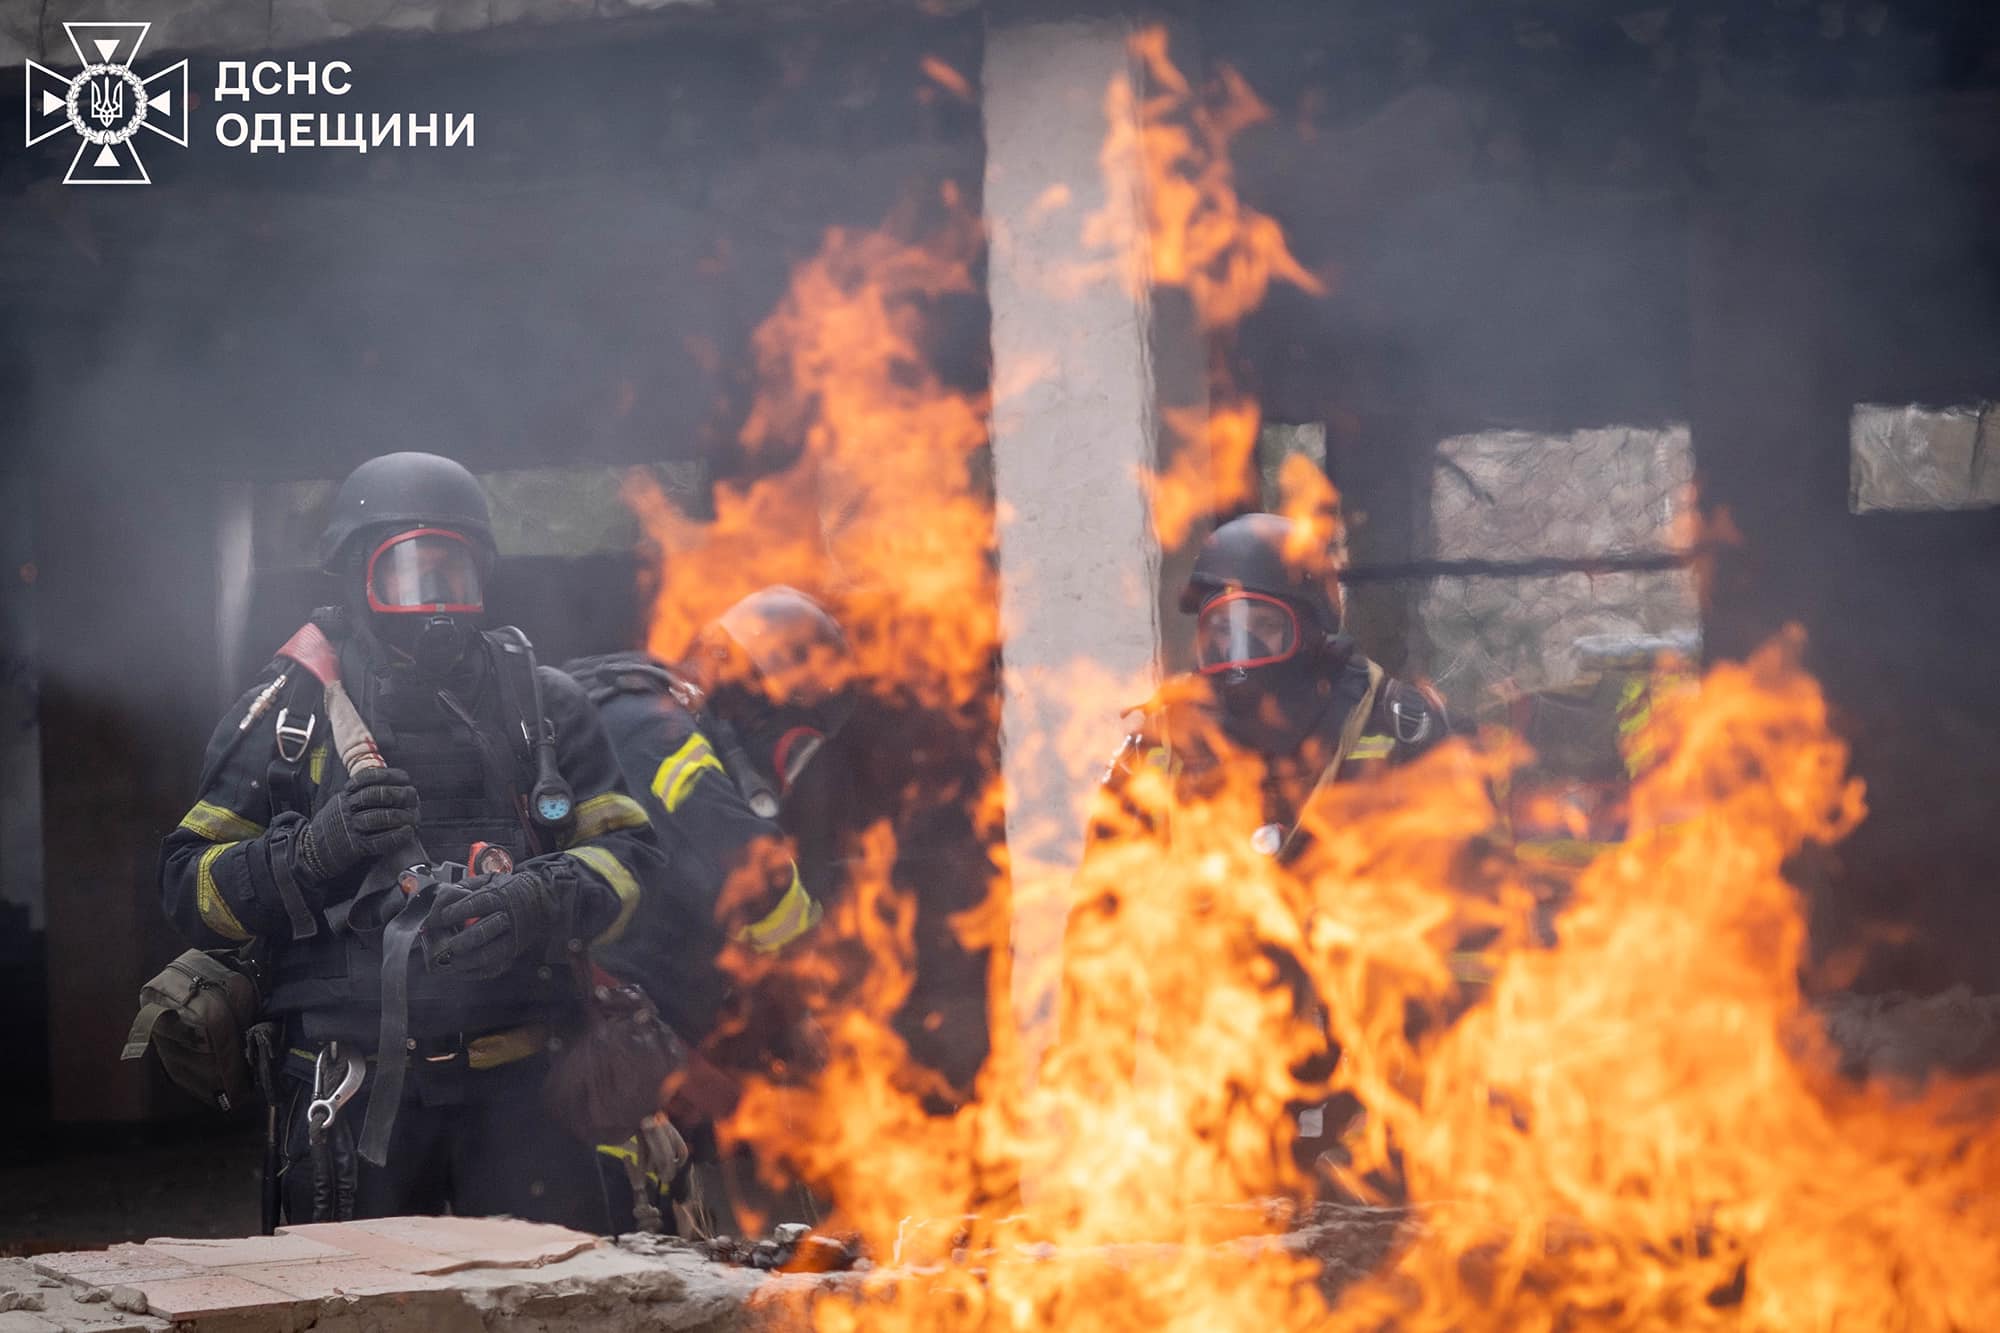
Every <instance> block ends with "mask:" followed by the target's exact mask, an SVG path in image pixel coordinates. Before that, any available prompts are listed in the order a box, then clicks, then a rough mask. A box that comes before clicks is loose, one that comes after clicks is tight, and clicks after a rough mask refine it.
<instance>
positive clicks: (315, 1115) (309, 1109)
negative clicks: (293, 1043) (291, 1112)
mask: <svg viewBox="0 0 2000 1333" xmlns="http://www.w3.org/2000/svg"><path fill="white" fill-rule="evenodd" d="M340 1055H345V1056H346V1057H347V1069H346V1070H345V1072H343V1073H342V1074H341V1076H340V1083H339V1084H338V1085H337V1086H336V1087H335V1088H334V1089H333V1091H331V1092H328V1091H326V1074H327V1058H328V1057H329V1056H340ZM367 1076H368V1061H367V1059H366V1058H365V1057H363V1055H362V1054H361V1052H359V1051H357V1050H353V1049H343V1048H342V1047H341V1045H340V1043H339V1042H337V1041H336V1042H329V1043H328V1044H327V1047H326V1049H325V1050H322V1051H321V1052H320V1053H319V1057H318V1058H317V1059H316V1060H314V1061H313V1099H312V1101H310V1102H308V1103H307V1104H306V1132H307V1133H309V1134H311V1135H312V1136H313V1137H315V1138H318V1137H319V1136H321V1135H323V1134H325V1133H326V1131H327V1128H328V1126H330V1125H332V1124H333V1122H334V1120H335V1118H336V1117H338V1116H339V1115H340V1111H341V1108H342V1107H344V1106H346V1105H347V1104H348V1103H349V1102H351V1101H353V1100H354V1094H355V1093H357V1092H359V1091H361V1080H362V1079H364V1078H366V1077H367Z"/></svg>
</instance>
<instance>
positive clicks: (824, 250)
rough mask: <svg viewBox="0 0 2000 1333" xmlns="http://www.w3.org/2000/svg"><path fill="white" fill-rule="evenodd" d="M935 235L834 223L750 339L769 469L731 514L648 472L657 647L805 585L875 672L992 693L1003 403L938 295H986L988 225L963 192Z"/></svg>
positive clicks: (962, 701)
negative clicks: (984, 455) (962, 377)
mask: <svg viewBox="0 0 2000 1333" xmlns="http://www.w3.org/2000/svg"><path fill="white" fill-rule="evenodd" d="M944 202H945V205H946V208H947V211H948V215H949V216H948V220H947V222H946V223H945V224H944V225H943V226H941V227H940V228H938V229H936V230H934V231H932V232H930V233H929V234H926V235H924V236H922V237H921V238H920V239H918V240H909V239H904V238H903V236H902V233H903V232H904V231H906V230H909V229H910V224H909V223H908V222H907V220H905V219H896V220H892V221H891V222H890V223H889V224H887V225H886V226H885V227H884V228H883V229H881V230H878V231H870V232H853V231H846V230H842V229H838V228H836V229H834V230H832V231H830V232H829V233H828V234H827V236H826V238H825V241H824V243H823V245H822V247H821V249H820V252H819V253H818V254H817V255H816V256H815V257H814V258H813V259H811V260H810V261H808V262H806V263H804V264H802V265H800V266H799V267H798V269H797V270H796V271H795V272H794V274H793V276H792V283H791V289H790V291H789V292H788V294H787V295H786V297H785V299H784V301H783V302H782V303H781V304H780V305H779V307H778V308H777V310H775V311H774V312H773V313H772V314H771V316H770V317H769V318H768V319H766V320H765V321H764V323H763V324H762V325H761V326H759V328H758V329H757V331H756V334H755V336H754V338H753V340H752V348H753V352H754V355H755V358H756V373H757V383H758V396H757V400H756V403H755V406H754V408H753V410H752V412H751V414H750V416H749V418H748V420H747V421H746V422H745V423H744V426H743V428H742V432H741V435H740V440H739V442H740V444H741V445H742V448H743V450H744V453H745V454H746V455H747V456H748V457H749V458H750V459H751V460H753V462H756V463H761V464H763V465H765V466H767V467H768V468H769V469H770V470H769V471H766V472H764V473H762V474H761V475H758V476H757V477H755V478H754V479H752V480H749V481H747V482H737V481H732V482H725V483H722V484H720V485H718V486H717V488H716V496H715V508H716V517H715V519H714V520H713V521H712V522H707V523H702V522H697V521H695V520H692V519H689V518H687V517H686V516H685V515H683V514H681V513H680V512H679V511H678V510H677V509H675V508H674V506H673V504H672V502H671V501H670V500H668V499H667V497H666V496H665V494H664V493H663V492H661V491H660V489H659V487H658V486H657V484H655V483H654V482H653V481H652V480H651V478H650V477H649V476H648V475H647V474H645V473H636V474H634V475H633V477H632V478H631V480H630V481H629V482H628V483H627V487H626V499H627V501H628V502H629V503H630V504H631V505H632V507H633V508H634V510H635V511H636V512H637V514H638V516H639V518H640V521H641V524H642V526H643V528H644V530H645V531H646V533H647V534H648V536H649V537H650V538H651V539H652V541H653V542H654V543H655V544H656V545H657V546H658V547H659V548H660V553H661V559H660V579H659V583H658V590H657V593H656V594H655V597H654V602H653V607H652V616H651V620H650V628H649V631H648V635H647V640H648V642H647V646H648V649H649V650H650V651H652V652H653V653H655V654H656V655H658V656H660V657H663V658H665V659H667V660H670V661H671V660H676V659H677V658H678V657H679V656H680V655H681V653H682V652H683V651H684V650H685V649H686V647H687V645H688V644H689V642H690V641H691V640H692V639H693V637H694V634H695V632H696V631H697V630H699V629H700V627H701V626H702V625H704V624H706V623H707V622H708V621H710V620H712V619H714V618H715V617H716V616H717V615H718V614H720V613H721V612H722V611H724V610H726V609H727V608H728V607H729V606H730V605H732V604H733V603H734V602H735V601H737V599H739V598H741V597H743V596H745V595H746V594H748V593H751V592H754V591H756V590H757V589H758V588H762V587H765V586H768V585H770V584H773V583H787V584H791V585H793V586H795V587H798V588H801V589H804V590H806V591H809V592H814V593H816V594H818V595H819V596H821V597H822V598H823V599H825V600H826V601H828V602H829V603H830V604H831V605H832V608H833V609H834V611H835V613H836V614H837V616H838V617H839V618H840V619H841V621H842V623H843V624H844V625H845V626H846V627H847V629H848V636H849V639H850V642H851V643H852V645H853V647H854V651H855V657H856V659H857V668H858V671H859V673H860V674H861V675H862V676H864V677H865V678H867V679H869V680H872V681H875V682H877V684H878V686H879V687H880V688H882V689H884V690H893V691H898V692H903V693H906V694H907V695H908V696H909V697H912V698H914V699H916V700H917V701H918V702H920V703H922V704H924V705H926V706H935V707H939V708H958V707H965V706H968V705H971V704H974V703H976V702H977V700H978V699H979V697H980V694H981V690H982V688H983V687H984V686H985V684H986V682H987V680H988V677H989V675H990V671H991V657H992V650H993V645H994V643H995V642H996V638H997V623H996V615H997V612H996V610H995V607H996V602H995V595H994V593H993V589H992V575H991V571H990V568H989V557H990V554H991V550H992V545H993V515H992V506H991V502H990V500H989V499H988V498H987V497H986V495H985V494H984V493H983V491H982V489H981V483H980V481H979V478H978V477H977V476H976V475H975V473H974V470H973V468H974V462H975V458H976V455H977V454H978V451H979V450H980V449H981V448H983V447H984V445H985V444H986V438H987V437H986V411H987V406H986V400H985V396H984V395H983V394H980V393H975V392H969V391H965V390H961V389H956V388H953V387H950V386H947V385H946V384H944V383H943V382H942V381H941V380H940V378H939V377H938V375H937V373H936V371H935V370H934V369H933V368H932V367H931V366H930V364H929V363H928V361H927V360H926V358H925V356H924V354H923V352H922V350H921V349H922V344H923V331H924V320H925V315H926V311H927V309H928V308H929V306H930V305H931V304H932V303H935V302H938V301H940V300H944V299H948V298H952V297H958V296H965V295H971V294H973V293H975V292H976V291H977V288H976V286H975V284H974V282H973V278H972V273H971V267H970V266H971V263H972V261H973V259H974V258H975V257H976V255H977V254H978V249H979V235H978V228H977V226H976V224H975V222H974V221H973V220H972V219H970V218H968V217H967V216H966V215H965V214H964V212H963V210H962V209H960V208H959V205H958V201H957V198H956V196H955V195H954V194H951V193H950V192H949V191H948V192H947V195H946V198H945V200H944Z"/></svg>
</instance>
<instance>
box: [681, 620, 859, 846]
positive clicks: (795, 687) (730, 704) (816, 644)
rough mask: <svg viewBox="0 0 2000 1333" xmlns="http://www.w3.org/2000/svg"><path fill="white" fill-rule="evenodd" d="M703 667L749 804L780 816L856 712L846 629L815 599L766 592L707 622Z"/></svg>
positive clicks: (713, 714) (715, 717)
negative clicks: (745, 772) (748, 773)
mask: <svg viewBox="0 0 2000 1333" xmlns="http://www.w3.org/2000/svg"><path fill="white" fill-rule="evenodd" d="M695 653H696V655H697V658H698V659H699V665H698V667H697V671H698V672H699V674H700V675H701V676H702V678H703V679H704V680H706V681H707V682H708V684H709V687H710V690H709V696H708V714H709V721H710V725H711V726H714V727H715V728H716V731H717V733H718V734H717V737H716V739H717V741H718V743H719V744H720V745H721V747H722V749H723V751H724V754H723V763H724V765H725V766H726V767H728V768H729V769H730V770H731V772H732V773H737V772H739V771H741V770H742V769H743V768H744V767H745V766H746V765H747V766H748V767H749V768H751V769H754V770H755V771H756V773H757V774H759V775H761V779H747V778H739V780H738V781H739V785H744V784H745V783H747V786H746V789H745V795H746V797H747V799H748V800H749V802H750V808H751V809H752V810H753V811H755V812H756V813H757V814H759V815H761V816H763V817H764V818H767V819H768V818H771V817H773V816H774V815H775V814H776V813H777V810H778V803H779V801H780V799H781V798H783V796H784V795H785V794H786V793H787V792H788V791H789V790H790V789H791V787H792V784H793V783H794V782H796V781H797V780H798V777H799V774H800V773H802V772H803V771H804V770H805V768H806V765H807V764H809V763H810V762H811V761H812V758H813V756H814V755H815V754H817V753H819V750H820V747H821V746H822V745H824V744H825V743H826V741H827V739H828V738H829V737H831V736H832V735H833V734H834V733H835V732H837V731H839V730H840V728H841V727H842V726H843V725H844V724H845V723H846V721H847V719H848V716H849V715H850V714H851V713H852V712H853V709H854V697H853V688H852V686H853V677H854V657H853V654H852V652H851V651H850V650H849V648H848V644H847V636H846V635H845V634H843V633H841V631H840V625H839V623H838V622H836V621H835V620H834V618H833V617H832V616H830V615H828V614H827V613H826V610H825V609H824V608H823V607H821V606H820V604H819V603H818V602H815V601H814V600H813V599H812V598H810V597H808V596H806V595H805V594H804V593H802V592H800V591H798V590H797V589H796V588H787V587H785V586H783V585H782V584H778V585H774V586H772V587H769V588H761V589H759V590H758V591H756V592H753V593H751V594H750V595H749V596H748V597H745V598H743V599H742V600H741V601H739V602H737V603H736V604H735V605H734V606H732V607H730V608H729V609H728V610H727V611H724V612H723V613H722V614H721V615H720V616H718V617H717V618H716V619H715V620H713V621H711V622H710V623H709V624H708V625H706V626H704V627H703V628H702V631H701V633H700V634H699V635H698V636H697V637H696V639H695Z"/></svg>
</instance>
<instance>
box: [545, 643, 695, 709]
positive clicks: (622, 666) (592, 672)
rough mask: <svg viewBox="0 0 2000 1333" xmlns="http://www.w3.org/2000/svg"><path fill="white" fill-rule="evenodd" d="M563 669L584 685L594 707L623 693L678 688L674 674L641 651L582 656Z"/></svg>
mask: <svg viewBox="0 0 2000 1333" xmlns="http://www.w3.org/2000/svg"><path fill="white" fill-rule="evenodd" d="M563 670H565V671H567V672H568V673H569V674H570V675H572V676H574V677H575V678H576V682H577V684H579V685H581V686H583V689H584V693H585V694H587V695H588V696H589V697H590V706H591V707H592V708H601V707H603V706H604V704H605V702H606V701H607V700H610V699H614V698H616V697H617V696H619V695H621V694H671V693H672V692H673V688H674V679H675V678H674V674H673V673H672V672H671V671H669V670H667V669H666V668H665V667H663V666H660V665H659V664H658V663H656V662H654V661H653V660H652V659H651V658H649V657H646V656H644V655H643V654H639V653H606V654H605V655H604V656H602V657H585V658H579V659H578V660H576V661H574V662H570V663H568V664H567V665H565V666H564V668H563Z"/></svg>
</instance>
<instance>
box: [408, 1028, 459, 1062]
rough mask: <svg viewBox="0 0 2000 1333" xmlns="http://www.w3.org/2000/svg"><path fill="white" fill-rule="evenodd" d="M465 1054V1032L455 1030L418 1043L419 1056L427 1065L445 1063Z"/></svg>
mask: <svg viewBox="0 0 2000 1333" xmlns="http://www.w3.org/2000/svg"><path fill="white" fill-rule="evenodd" d="M464 1054H465V1034H464V1033H463V1032H454V1033H452V1034H451V1035H449V1036H445V1037H432V1038H431V1039H430V1040H428V1041H420V1042H418V1043H417V1058H418V1059H420V1060H422V1061H423V1062H424V1063H425V1064H427V1065H445V1064H450V1063H451V1062H452V1061H453V1060H456V1059H458V1058H459V1057H460V1056H462V1055H464Z"/></svg>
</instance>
